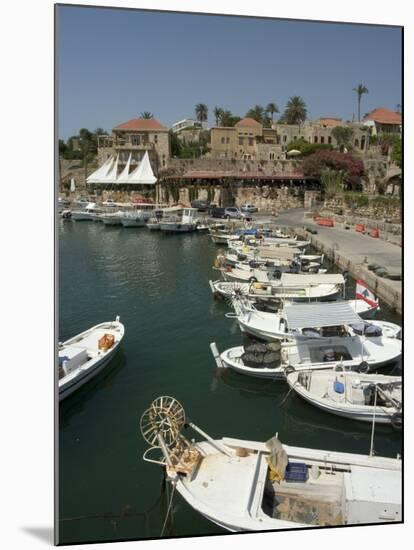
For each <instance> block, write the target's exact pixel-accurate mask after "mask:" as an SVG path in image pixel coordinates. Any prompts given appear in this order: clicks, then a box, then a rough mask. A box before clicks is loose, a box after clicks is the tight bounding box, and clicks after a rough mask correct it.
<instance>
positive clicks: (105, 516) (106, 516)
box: [59, 480, 165, 522]
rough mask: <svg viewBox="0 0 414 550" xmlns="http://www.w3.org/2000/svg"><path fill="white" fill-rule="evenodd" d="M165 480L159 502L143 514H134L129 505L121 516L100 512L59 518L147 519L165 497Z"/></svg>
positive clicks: (75, 519)
mask: <svg viewBox="0 0 414 550" xmlns="http://www.w3.org/2000/svg"><path fill="white" fill-rule="evenodd" d="M163 483H164V480H162V481H161V492H160V494H159V495H158V498H157V500H156V501H155V502H154V504H152V505H151V506H150V507H149V508H147V509H146V510H143V511H142V512H133V511H130V510H129V505H126V506H124V508H123V509H122V511H121V513H120V514H115V513H114V512H100V513H96V514H86V515H83V516H73V517H68V518H59V521H62V522H64V521H79V520H83V519H120V518H125V517H146V516H147V515H148V514H149V513H150V512H152V511H153V510H154V509H155V508H156V507H157V506H158V504H159V503H160V501H161V499H162V497H163V495H164V491H165V488H164V485H163Z"/></svg>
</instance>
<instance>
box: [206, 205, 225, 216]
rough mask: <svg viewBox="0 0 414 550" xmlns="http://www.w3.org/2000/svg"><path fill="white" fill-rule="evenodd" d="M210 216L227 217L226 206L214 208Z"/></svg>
mask: <svg viewBox="0 0 414 550" xmlns="http://www.w3.org/2000/svg"><path fill="white" fill-rule="evenodd" d="M210 216H211V217H212V218H225V217H226V209H225V208H217V207H216V208H212V209H211V212H210Z"/></svg>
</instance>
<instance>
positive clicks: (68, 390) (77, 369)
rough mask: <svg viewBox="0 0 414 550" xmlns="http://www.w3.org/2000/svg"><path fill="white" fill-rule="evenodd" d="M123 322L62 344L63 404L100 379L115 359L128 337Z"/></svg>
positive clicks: (60, 392)
mask: <svg viewBox="0 0 414 550" xmlns="http://www.w3.org/2000/svg"><path fill="white" fill-rule="evenodd" d="M124 332H125V329H124V325H123V324H122V323H121V322H120V321H119V317H117V318H116V320H115V321H110V322H106V323H100V324H99V325H95V326H94V327H92V328H90V329H88V330H86V331H85V332H82V333H81V334H78V335H77V336H74V337H73V338H70V339H69V340H66V342H63V343H59V401H61V400H62V399H65V397H68V396H69V395H71V394H72V393H73V392H74V391H76V390H77V389H78V388H80V387H81V386H83V384H85V383H86V382H88V381H89V380H90V379H91V378H93V377H94V376H95V375H97V374H98V373H99V372H100V371H101V370H102V369H103V368H104V367H105V366H106V365H107V364H108V363H109V361H110V360H111V359H112V357H113V356H114V354H115V353H116V351H117V350H118V347H119V344H120V342H121V340H122V338H123V336H124Z"/></svg>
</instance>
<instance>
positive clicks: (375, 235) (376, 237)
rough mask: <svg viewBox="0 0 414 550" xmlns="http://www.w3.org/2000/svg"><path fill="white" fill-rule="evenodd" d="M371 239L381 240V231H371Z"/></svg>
mask: <svg viewBox="0 0 414 550" xmlns="http://www.w3.org/2000/svg"><path fill="white" fill-rule="evenodd" d="M369 234H370V235H371V237H374V239H378V238H379V230H378V229H371V231H370V233H369Z"/></svg>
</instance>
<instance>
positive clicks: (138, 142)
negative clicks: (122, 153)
mask: <svg viewBox="0 0 414 550" xmlns="http://www.w3.org/2000/svg"><path fill="white" fill-rule="evenodd" d="M131 143H132V145H141V136H131Z"/></svg>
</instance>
